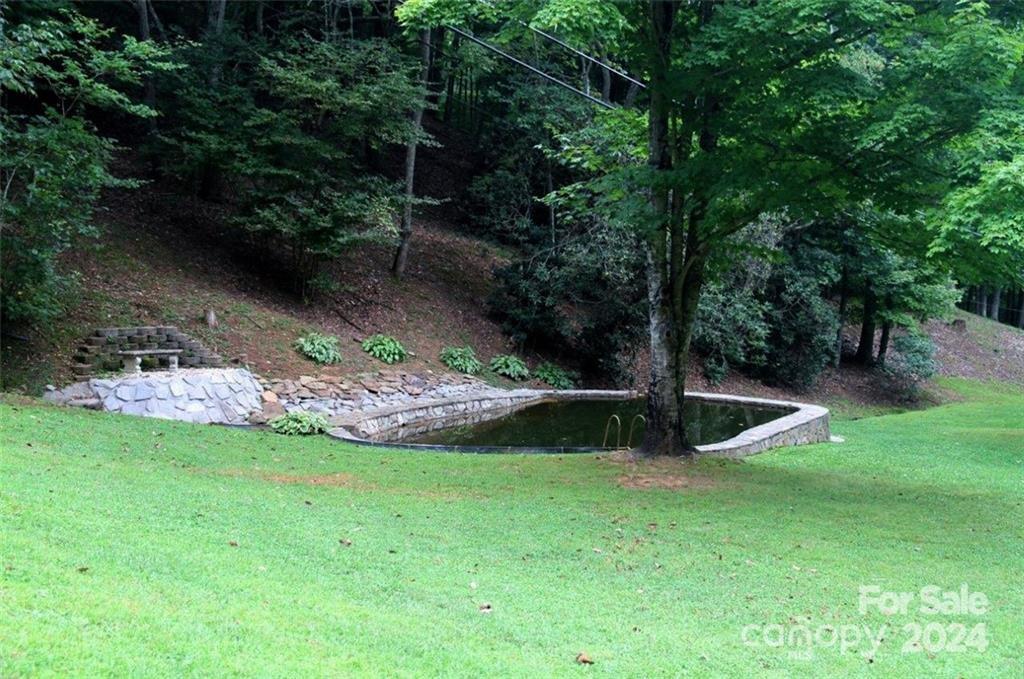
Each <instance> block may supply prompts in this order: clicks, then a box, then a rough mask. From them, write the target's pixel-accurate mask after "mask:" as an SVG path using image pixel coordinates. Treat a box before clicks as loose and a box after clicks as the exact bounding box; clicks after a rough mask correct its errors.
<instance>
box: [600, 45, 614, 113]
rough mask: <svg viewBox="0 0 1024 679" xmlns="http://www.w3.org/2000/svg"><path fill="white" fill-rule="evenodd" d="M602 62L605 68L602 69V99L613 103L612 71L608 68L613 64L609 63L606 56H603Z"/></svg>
mask: <svg viewBox="0 0 1024 679" xmlns="http://www.w3.org/2000/svg"><path fill="white" fill-rule="evenodd" d="M601 64H602V65H603V66H604V68H602V69H601V100H602V101H606V102H608V103H611V101H612V72H611V71H609V70H608V67H609V66H610V65H611V64H609V63H608V59H607V58H606V57H604V56H602V57H601Z"/></svg>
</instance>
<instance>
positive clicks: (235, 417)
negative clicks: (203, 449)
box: [43, 368, 263, 424]
mask: <svg viewBox="0 0 1024 679" xmlns="http://www.w3.org/2000/svg"><path fill="white" fill-rule="evenodd" d="M262 393H263V387H262V386H260V383H259V382H258V381H256V378H255V377H254V376H253V375H252V373H250V372H249V371H248V370H244V369H241V368H238V369H216V368H213V369H183V370H177V371H175V372H148V373H141V374H138V375H124V376H120V377H117V378H111V379H100V378H93V379H90V380H88V381H86V382H78V383H76V384H73V385H71V386H69V387H67V388H65V389H61V390H60V391H57V390H53V391H48V392H47V393H45V394H44V395H43V398H44V399H46V400H48V401H51V402H53V403H60V404H65V405H77V406H84V407H92V408H96V409H98V410H106V411H109V412H114V413H122V414H125V415H141V416H143V417H157V418H161V419H165V420H182V421H185V422H194V423H197V424H246V423H247V422H248V418H249V416H250V415H251V414H252V413H253V412H258V411H260V410H261V406H262V404H261V396H262Z"/></svg>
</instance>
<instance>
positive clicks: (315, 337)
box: [295, 332, 341, 364]
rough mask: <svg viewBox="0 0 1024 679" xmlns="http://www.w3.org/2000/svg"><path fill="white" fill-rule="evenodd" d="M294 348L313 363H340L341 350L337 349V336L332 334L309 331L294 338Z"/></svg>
mask: <svg viewBox="0 0 1024 679" xmlns="http://www.w3.org/2000/svg"><path fill="white" fill-rule="evenodd" d="M295 348H296V349H298V350H299V353H300V354H302V355H303V356H305V357H306V358H308V359H309V360H311V361H313V362H315V363H321V364H330V363H341V350H340V349H338V338H337V337H335V336H334V335H322V334H320V333H318V332H311V333H309V334H306V335H303V336H302V337H300V338H299V339H297V340H295Z"/></svg>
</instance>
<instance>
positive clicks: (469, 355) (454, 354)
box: [441, 346, 484, 375]
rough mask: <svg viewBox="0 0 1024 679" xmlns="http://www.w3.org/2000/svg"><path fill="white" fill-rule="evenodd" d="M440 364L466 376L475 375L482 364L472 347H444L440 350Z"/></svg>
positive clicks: (482, 367)
mask: <svg viewBox="0 0 1024 679" xmlns="http://www.w3.org/2000/svg"><path fill="white" fill-rule="evenodd" d="M441 362H442V363H444V364H445V365H446V366H448V367H449V368H451V369H452V370H454V371H456V372H460V373H465V374H466V375H476V374H477V373H478V372H480V371H481V370H483V369H484V364H483V363H481V362H480V361H479V359H477V357H476V353H475V352H474V351H473V347H469V346H466V347H445V348H444V349H442V350H441Z"/></svg>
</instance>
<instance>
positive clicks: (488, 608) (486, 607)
mask: <svg viewBox="0 0 1024 679" xmlns="http://www.w3.org/2000/svg"><path fill="white" fill-rule="evenodd" d="M493 610H494V608H492V607H491V605H490V604H480V612H481V613H490V612H491V611H493Z"/></svg>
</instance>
